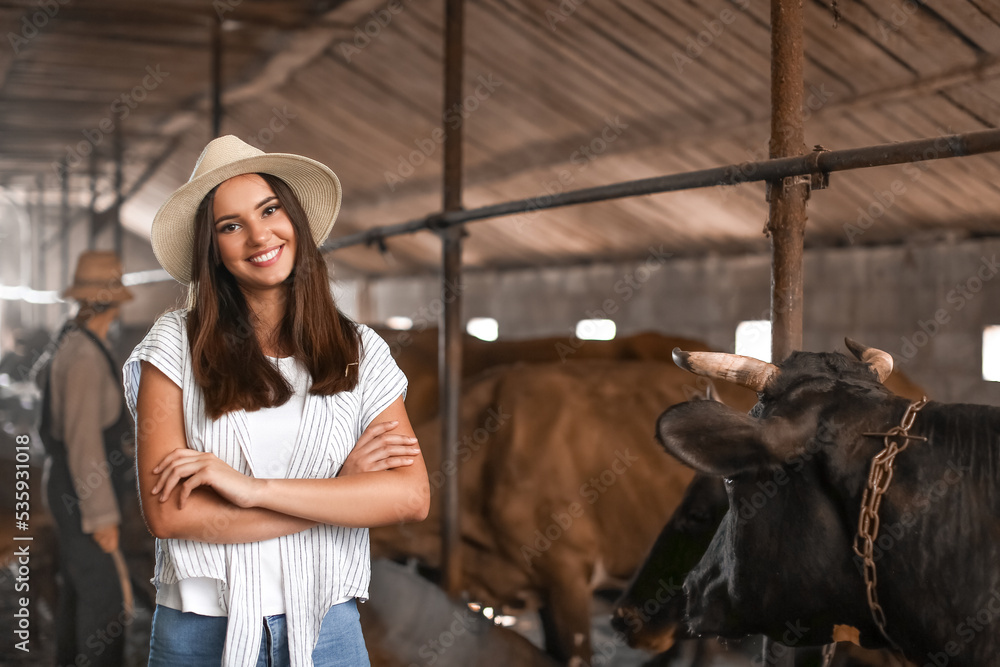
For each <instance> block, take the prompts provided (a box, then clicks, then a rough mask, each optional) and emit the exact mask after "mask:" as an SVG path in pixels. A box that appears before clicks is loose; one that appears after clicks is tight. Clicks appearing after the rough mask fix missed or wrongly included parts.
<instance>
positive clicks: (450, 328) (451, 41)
mask: <svg viewBox="0 0 1000 667" xmlns="http://www.w3.org/2000/svg"><path fill="white" fill-rule="evenodd" d="M463 3H464V0H447V1H446V4H445V35H444V39H445V42H444V70H445V71H444V79H445V81H444V110H443V113H442V115H441V117H442V122H444V118H446V117H447V114H448V110H449V109H452V108H455V106H456V105H461V103H462V74H463V67H462V65H463V63H462V59H463V50H464V49H463V46H464V44H463V30H462V29H463V23H464V16H463V14H464V6H463ZM461 208H462V127H461V124H455V123H445V135H444V212H445V213H448V212H450V211H459V210H461ZM462 234H463V230H462V227H460V226H457V227H452V228H449V229H445V230H442V232H441V241H442V253H441V254H442V264H443V268H444V271H443V274H444V275H443V277H442V283H441V300H442V302H443V304H444V310H443V315H442V323H441V327H440V329H439V332H440V333H439V336H440V347H439V354H438V374H439V377H440V383H439V384H440V386H441V389H440V391H441V401H440V403H441V443H442V453H441V470H442V472H444V473H445V484H444V489H443V493H442V499H441V510H442V511H441V522H442V525H441V566H442V583H443V585H444V589H445V591H446V592H447V593H448V594H449V595H452V596H457V595H458V594H459V593H460V591H461V588H462V552H461V543H462V526H461V520H460V519H461V513H460V506H459V489H460V485H459V479H458V476H459V469H458V429H459V396H460V395H461V390H462V290H461V288H460V285H461V280H462Z"/></svg>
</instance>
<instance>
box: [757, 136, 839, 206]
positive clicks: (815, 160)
mask: <svg viewBox="0 0 1000 667" xmlns="http://www.w3.org/2000/svg"><path fill="white" fill-rule="evenodd" d="M829 152H830V151H828V150H827V149H825V148H823V147H822V146H817V147H816V148H815V149H814V150H813V152H812V153H810V154H809V155H808V157H809V158H811V159H810V160H809V162H810V164H811V166H812V169H811V170H810V172H809V173H808V174H799V175H797V176H785V177H784V178H781V179H780V181H781V186H782V187H783V188H791V187H794V186H796V185H799V184H800V183H805V185H806V199H809V197H810V195H811V194H812V191H813V190H825V189H826V188H828V187H830V172H829V171H824V170H822V169H820V167H819V156H820V155H822V154H823V153H829ZM774 182H775V181H765V182H764V200H765V201H767V202H770V201H771V187H772V184H773V183H774Z"/></svg>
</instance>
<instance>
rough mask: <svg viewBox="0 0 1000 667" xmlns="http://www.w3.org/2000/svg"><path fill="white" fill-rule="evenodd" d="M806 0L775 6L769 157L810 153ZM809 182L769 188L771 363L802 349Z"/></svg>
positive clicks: (776, 0) (775, 1) (777, 1)
mask: <svg viewBox="0 0 1000 667" xmlns="http://www.w3.org/2000/svg"><path fill="white" fill-rule="evenodd" d="M802 32H803V10H802V0H771V143H770V157H771V158H781V157H792V156H796V155H802V154H804V153H805V151H806V146H805V138H804V129H803V120H802V101H803V95H804V92H803V75H802V72H803V62H804V58H805V53H804V49H803V43H802ZM808 196H809V179H808V178H806V177H798V178H796V177H787V178H782V179H779V180H774V181H771V182H770V205H771V206H770V215H769V218H768V222H767V230H768V232H769V233H770V235H771V248H772V255H771V361H772V362H773V363H779V362H781V361H783V360H784V359H785V357H787V356H788V355H789V354H791V353H792V351H793V350H801V349H802V255H803V241H804V239H805V230H806V199H807V198H808Z"/></svg>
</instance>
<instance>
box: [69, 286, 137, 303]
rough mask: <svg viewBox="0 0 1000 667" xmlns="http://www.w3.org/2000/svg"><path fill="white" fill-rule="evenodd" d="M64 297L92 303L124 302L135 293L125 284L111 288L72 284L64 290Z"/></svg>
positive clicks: (132, 297)
mask: <svg viewBox="0 0 1000 667" xmlns="http://www.w3.org/2000/svg"><path fill="white" fill-rule="evenodd" d="M62 298H64V299H76V300H77V301H88V302H91V303H123V302H125V301H131V300H132V299H134V298H135V295H133V294H132V291H131V290H129V288H127V287H125V286H124V285H118V286H116V287H110V288H109V287H100V286H98V285H70V286H69V287H67V288H66V289H64V290H63V292H62Z"/></svg>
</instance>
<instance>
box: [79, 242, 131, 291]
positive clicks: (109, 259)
mask: <svg viewBox="0 0 1000 667" xmlns="http://www.w3.org/2000/svg"><path fill="white" fill-rule="evenodd" d="M62 296H63V298H64V299H76V300H78V301H87V302H90V303H121V302H122V301H129V300H131V299H132V298H133V297H132V292H130V291H129V289H128V288H127V287H125V286H124V285H122V263H121V260H119V259H118V255H116V254H115V253H113V252H110V251H106V250H88V251H86V252H84V253H83V254H82V255H80V258H79V259H78V260H77V261H76V272H75V273H74V274H73V284H72V285H70V286H69V287H67V288H66V289H65V290H63V293H62Z"/></svg>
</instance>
